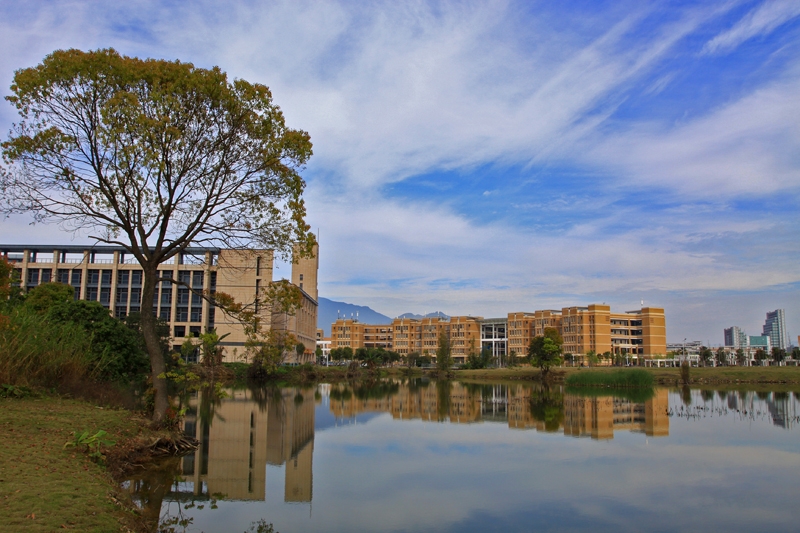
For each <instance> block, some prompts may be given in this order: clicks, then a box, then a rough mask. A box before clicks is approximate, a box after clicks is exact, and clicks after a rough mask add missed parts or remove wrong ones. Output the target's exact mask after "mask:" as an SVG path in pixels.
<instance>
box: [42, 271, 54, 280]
mask: <svg viewBox="0 0 800 533" xmlns="http://www.w3.org/2000/svg"><path fill="white" fill-rule="evenodd" d="M52 275H53V271H52V270H50V269H49V268H48V269H46V270H42V283H47V282H49V281H50V276H52Z"/></svg>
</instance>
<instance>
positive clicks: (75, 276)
mask: <svg viewBox="0 0 800 533" xmlns="http://www.w3.org/2000/svg"><path fill="white" fill-rule="evenodd" d="M81 274H82V272H81V271H80V270H73V271H72V277H71V278H72V279H71V283H70V285H72V286H73V287H80V286H81Z"/></svg>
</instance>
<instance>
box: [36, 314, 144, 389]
mask: <svg viewBox="0 0 800 533" xmlns="http://www.w3.org/2000/svg"><path fill="white" fill-rule="evenodd" d="M46 316H47V319H48V320H49V321H50V322H52V323H54V324H64V325H72V326H73V327H78V328H81V329H83V330H84V331H85V332H86V333H87V334H88V335H89V337H90V338H91V348H90V350H89V352H90V356H91V367H92V368H91V373H92V374H93V376H94V377H95V378H96V379H101V380H106V381H119V380H124V379H130V378H132V377H133V376H136V375H138V374H144V373H146V372H148V370H149V369H150V360H149V359H148V356H147V353H146V352H145V350H144V346H143V340H142V338H141V337H140V336H139V335H138V334H137V332H135V331H134V330H132V329H131V328H129V327H128V326H126V325H125V324H124V323H122V322H121V321H119V320H117V319H116V318H113V317H111V316H110V315H109V314H108V310H107V309H106V308H104V307H103V306H102V305H100V304H99V303H97V302H87V301H83V300H77V301H75V300H73V301H70V302H66V303H58V304H56V305H54V306H52V307H51V308H50V309H49V310H48V311H47V315H46Z"/></svg>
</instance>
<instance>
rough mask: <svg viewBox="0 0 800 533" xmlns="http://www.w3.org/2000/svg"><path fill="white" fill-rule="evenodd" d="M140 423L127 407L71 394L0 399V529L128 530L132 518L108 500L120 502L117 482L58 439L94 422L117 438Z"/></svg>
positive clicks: (70, 437) (128, 435) (128, 434)
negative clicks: (110, 406)
mask: <svg viewBox="0 0 800 533" xmlns="http://www.w3.org/2000/svg"><path fill="white" fill-rule="evenodd" d="M140 428H141V425H140V421H138V420H136V419H135V418H133V417H131V413H130V412H129V411H124V410H113V409H100V408H99V407H95V406H93V405H90V404H88V403H85V402H81V401H77V400H64V399H59V398H55V397H51V396H42V397H38V398H22V399H2V400H0V465H1V466H0V531H26V532H32V533H37V532H51V531H85V532H97V533H101V532H102V533H106V532H111V531H130V529H128V527H129V526H130V527H135V526H134V524H135V523H136V520H137V519H136V517H135V515H134V514H133V512H132V511H130V510H128V508H127V506H126V505H120V504H118V503H116V502H115V501H114V500H115V499H116V500H121V501H126V497H125V496H124V495H121V493H120V492H119V488H118V485H117V483H116V482H114V480H113V479H111V477H110V475H109V474H108V473H107V472H106V470H105V468H104V467H103V466H101V465H99V464H97V463H95V462H93V461H92V460H91V459H90V458H89V456H88V454H87V453H85V451H83V450H80V449H76V448H68V449H66V450H65V449H64V443H65V442H67V441H69V440H74V432H75V431H84V430H88V431H90V432H91V433H92V434H94V433H96V432H97V431H99V430H101V429H102V430H105V431H107V432H108V433H109V439H110V440H116V441H117V442H119V441H121V440H124V439H126V438H132V437H134V436H135V435H137V434H138V432H139V430H140ZM101 451H102V449H101Z"/></svg>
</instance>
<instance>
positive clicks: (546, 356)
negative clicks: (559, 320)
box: [528, 328, 564, 382]
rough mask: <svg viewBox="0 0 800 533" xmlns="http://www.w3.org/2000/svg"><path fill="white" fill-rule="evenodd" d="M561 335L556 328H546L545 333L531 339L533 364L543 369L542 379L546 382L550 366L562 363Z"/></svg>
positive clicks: (530, 350)
mask: <svg viewBox="0 0 800 533" xmlns="http://www.w3.org/2000/svg"><path fill="white" fill-rule="evenodd" d="M563 342H564V341H563V339H562V338H561V335H560V334H559V333H558V330H557V329H556V328H545V330H544V335H538V336H536V337H534V338H533V339H531V343H530V345H529V346H528V357H529V358H530V360H531V364H532V365H534V366H538V367H539V369H540V370H541V371H542V381H543V382H546V381H547V378H548V376H549V373H550V367H552V366H554V365H558V364H560V363H561V357H560V356H561V344H562V343H563Z"/></svg>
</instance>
